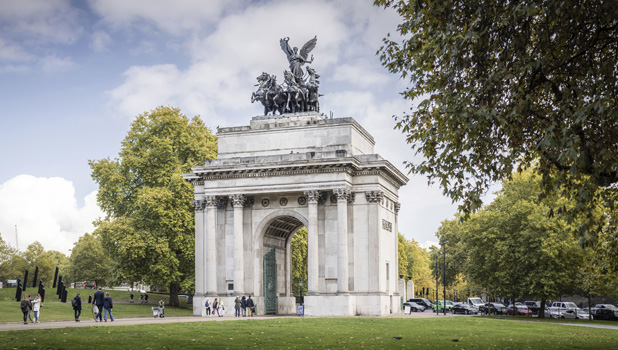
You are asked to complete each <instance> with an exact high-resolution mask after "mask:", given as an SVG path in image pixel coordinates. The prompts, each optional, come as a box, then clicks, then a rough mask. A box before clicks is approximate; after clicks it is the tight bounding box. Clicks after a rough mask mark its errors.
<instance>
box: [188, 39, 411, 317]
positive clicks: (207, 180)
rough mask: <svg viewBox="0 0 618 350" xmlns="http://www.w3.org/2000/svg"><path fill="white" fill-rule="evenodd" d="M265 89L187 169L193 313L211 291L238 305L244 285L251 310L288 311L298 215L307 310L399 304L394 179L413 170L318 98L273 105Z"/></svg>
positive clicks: (341, 311) (385, 310) (373, 309)
mask: <svg viewBox="0 0 618 350" xmlns="http://www.w3.org/2000/svg"><path fill="white" fill-rule="evenodd" d="M312 40H315V39H312ZM308 44H309V43H308ZM281 45H282V48H284V45H287V40H285V43H284V39H282V42H281ZM313 45H315V41H314V42H313ZM305 46H307V44H306V45H305ZM304 48H305V47H303V49H304ZM285 49H289V47H286V48H285ZM284 51H285V50H284ZM305 54H306V52H305ZM290 66H291V67H292V62H291V63H290ZM296 69H297V71H296V72H294V74H291V75H290V76H288V78H289V79H291V80H290V81H292V82H294V81H299V78H298V77H299V76H302V72H301V73H299V72H298V69H299V67H298V66H297V67H296ZM311 72H312V73H313V74H315V72H314V71H313V70H312V71H311ZM318 77H319V76H318ZM260 78H262V79H268V75H267V74H266V73H264V74H263V75H262V76H261V77H259V78H258V81H260ZM265 86H267V85H265ZM308 86H309V81H307V83H306V85H305V87H306V88H307V89H308ZM301 87H302V86H301ZM260 88H262V86H260ZM267 98H272V96H270V95H268V93H267V92H266V91H262V93H261V94H260V92H259V90H258V92H257V93H256V94H254V96H252V99H255V100H260V99H262V101H261V102H262V103H263V104H264V106H265V115H262V116H257V117H254V118H252V120H251V121H250V123H249V125H246V126H235V127H224V128H219V129H218V133H217V136H218V142H219V149H218V156H217V159H208V160H206V161H205V164H204V165H201V166H197V167H194V168H192V173H188V174H183V176H184V178H185V179H187V180H188V181H191V183H193V185H194V188H195V201H194V204H195V295H194V298H193V305H194V306H193V308H194V309H193V312H194V315H202V316H203V315H205V308H204V301H205V299H206V298H209V299H210V301H212V300H213V298H215V297H222V298H223V299H224V303H225V305H226V307H228V308H230V309H233V305H234V304H233V300H234V298H235V297H236V296H243V295H245V296H249V295H251V296H252V298H253V300H254V303H255V305H256V309H257V313H258V314H293V313H295V312H296V300H295V298H294V297H293V295H292V281H291V279H292V273H291V268H292V257H291V241H292V237H293V235H294V234H295V233H296V231H297V230H299V229H300V228H302V227H306V228H307V231H308V249H307V260H308V266H307V270H308V276H307V286H306V289H307V294H306V296H305V298H304V301H305V305H304V311H305V314H306V315H316V316H331V315H338V316H352V315H385V314H389V313H391V312H399V309H400V307H399V303H400V298H399V283H398V277H397V276H398V262H397V248H398V237H397V222H398V212H399V199H398V190H399V188H400V187H401V186H403V185H405V184H406V183H407V181H408V179H407V178H406V176H404V175H403V174H402V173H401V172H400V171H399V170H397V168H395V167H394V166H393V165H392V164H391V163H389V162H388V161H387V160H385V159H383V158H382V157H380V156H379V155H378V154H375V153H374V144H375V142H374V139H373V137H372V136H371V135H370V134H369V132H367V130H365V129H364V128H363V127H362V126H361V125H360V124H359V123H358V122H356V121H355V120H354V119H353V118H327V117H326V116H324V115H323V114H320V113H319V104H318V103H317V101H314V102H315V103H314V104H309V103H306V104H303V103H298V104H296V107H297V108H291V107H290V106H289V105H286V106H279V107H274V108H272V109H270V111H269V110H267V106H268V105H269V103H270V102H268V101H266V99H267ZM316 98H317V97H316ZM289 101H290V99H289V98H288V99H287V102H286V104H288V103H289ZM301 102H302V101H301ZM272 105H273V106H274V105H276V103H275V102H273V103H272ZM277 110H278V111H279V112H278V113H279V114H278V115H275V112H276V111H277ZM269 112H270V113H272V114H269Z"/></svg>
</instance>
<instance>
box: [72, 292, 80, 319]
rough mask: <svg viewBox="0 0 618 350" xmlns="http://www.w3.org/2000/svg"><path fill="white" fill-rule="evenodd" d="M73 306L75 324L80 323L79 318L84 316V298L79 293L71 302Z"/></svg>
mask: <svg viewBox="0 0 618 350" xmlns="http://www.w3.org/2000/svg"><path fill="white" fill-rule="evenodd" d="M71 305H73V313H74V314H75V322H79V316H80V315H81V314H82V298H81V297H80V296H79V293H77V295H76V296H75V298H73V301H71Z"/></svg>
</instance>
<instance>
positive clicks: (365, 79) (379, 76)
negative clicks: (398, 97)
mask: <svg viewBox="0 0 618 350" xmlns="http://www.w3.org/2000/svg"><path fill="white" fill-rule="evenodd" d="M333 80H334V81H343V82H347V83H352V84H354V85H356V86H359V87H362V88H367V87H372V88H375V89H379V88H380V87H382V86H383V85H385V84H387V83H388V82H390V81H391V80H392V78H391V77H390V76H388V75H387V74H384V73H380V72H375V71H371V70H370V68H369V67H368V66H367V65H365V64H359V65H349V64H343V65H340V66H338V67H337V68H336V70H335V74H334V76H333Z"/></svg>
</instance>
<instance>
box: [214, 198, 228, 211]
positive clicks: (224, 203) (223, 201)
mask: <svg viewBox="0 0 618 350" xmlns="http://www.w3.org/2000/svg"><path fill="white" fill-rule="evenodd" d="M216 201H217V209H225V207H226V206H227V201H228V198H227V197H217V199H216Z"/></svg>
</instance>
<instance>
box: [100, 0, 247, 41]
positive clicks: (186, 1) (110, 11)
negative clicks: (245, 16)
mask: <svg viewBox="0 0 618 350" xmlns="http://www.w3.org/2000/svg"><path fill="white" fill-rule="evenodd" d="M244 2H245V1H242V2H240V1H234V2H230V1H225V0H209V1H202V0H175V1H168V0H132V1H126V0H90V5H91V7H92V9H93V10H94V11H95V12H96V13H97V14H99V15H100V16H101V17H102V19H103V21H104V22H106V23H107V24H108V25H109V26H111V27H127V28H128V27H132V28H135V27H137V26H143V25H144V23H146V24H148V25H149V26H151V27H156V28H158V29H159V30H162V31H164V32H167V33H170V34H174V35H179V34H181V33H183V32H186V31H194V30H200V29H201V28H203V27H205V26H208V25H209V24H211V23H212V22H213V21H215V20H217V19H218V18H219V16H220V15H221V13H222V12H223V11H224V10H225V9H226V7H232V6H234V7H236V6H242V5H243V3H244Z"/></svg>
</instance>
